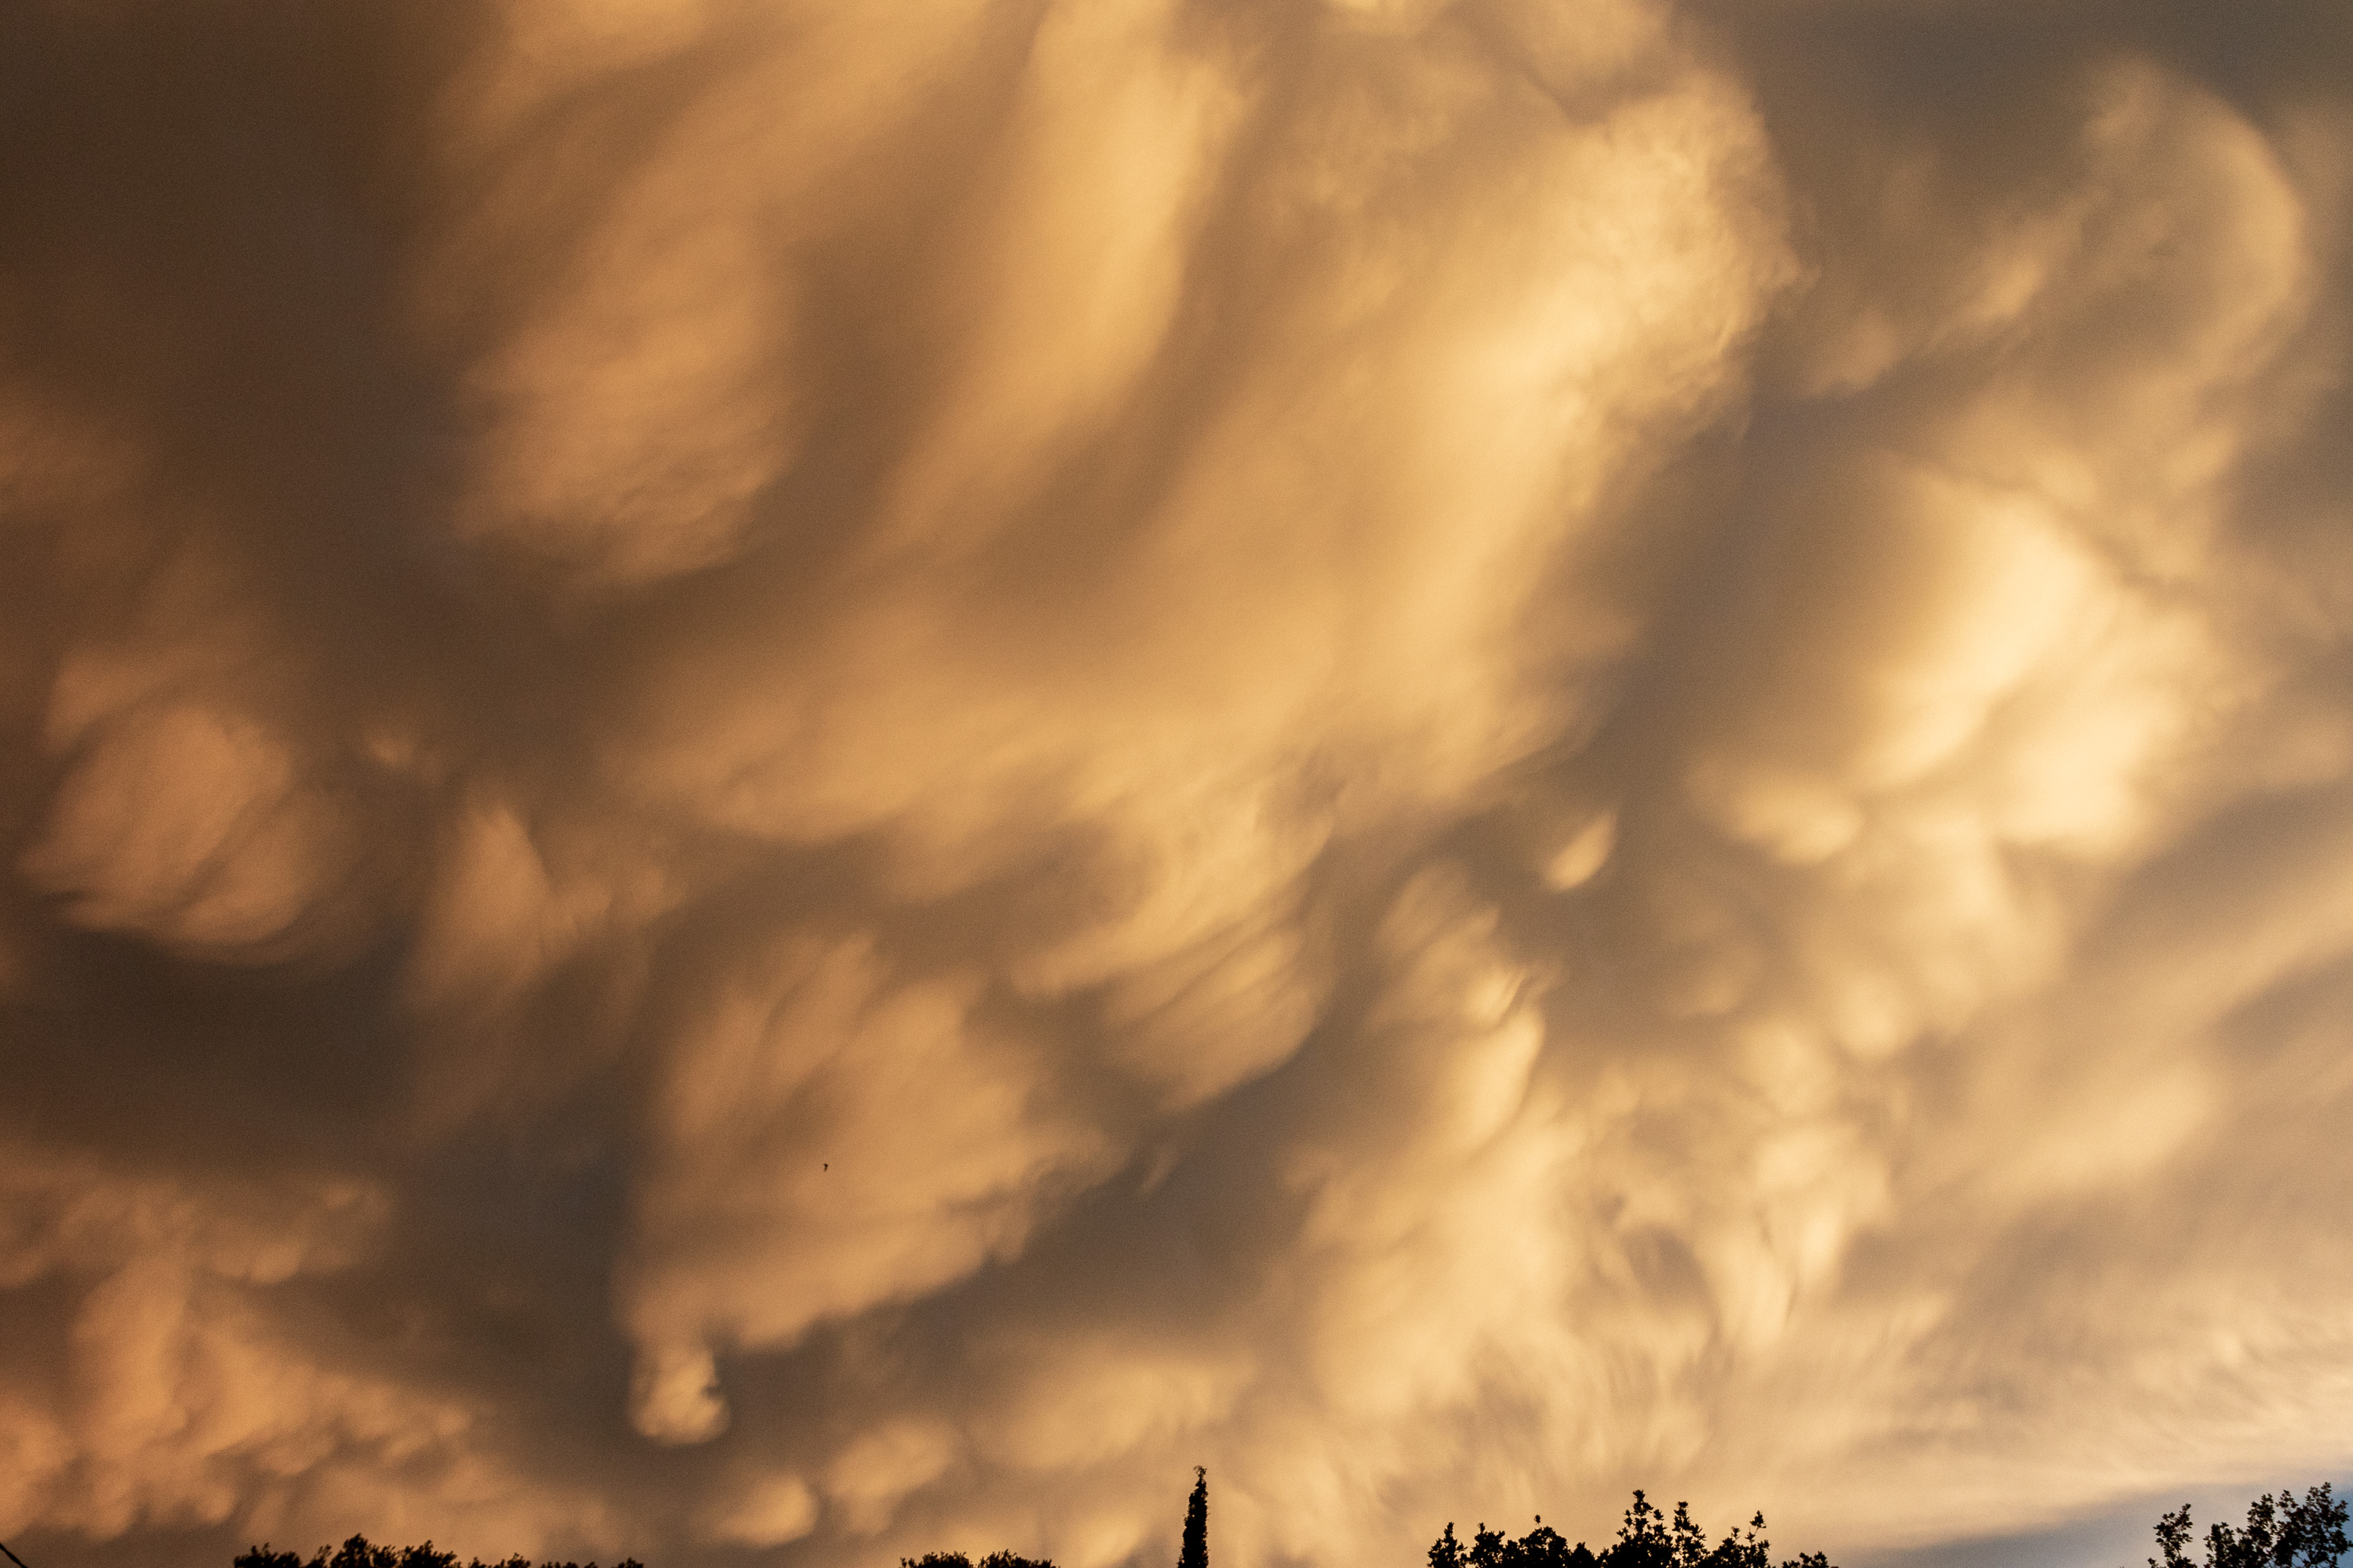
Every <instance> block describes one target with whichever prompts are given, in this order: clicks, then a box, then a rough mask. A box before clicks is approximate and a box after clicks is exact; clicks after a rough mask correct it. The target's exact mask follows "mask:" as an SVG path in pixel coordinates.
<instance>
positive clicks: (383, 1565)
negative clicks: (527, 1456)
mask: <svg viewBox="0 0 2353 1568" xmlns="http://www.w3.org/2000/svg"><path fill="white" fill-rule="evenodd" d="M234 1568H459V1564H458V1554H457V1553H456V1552H437V1551H436V1550H434V1546H433V1543H432V1542H429V1541H428V1542H426V1543H425V1544H424V1545H422V1546H400V1547H393V1546H377V1545H375V1544H372V1543H371V1542H369V1540H368V1538H367V1537H366V1536H364V1535H354V1536H353V1537H352V1538H351V1539H350V1540H349V1541H346V1542H343V1545H342V1546H341V1547H339V1548H335V1549H332V1555H330V1549H329V1548H327V1547H324V1546H322V1547H321V1548H319V1550H318V1551H317V1552H313V1553H311V1555H310V1556H309V1557H304V1556H303V1555H302V1554H301V1553H300V1552H273V1551H271V1550H270V1548H269V1543H268V1542H264V1543H263V1544H261V1545H259V1546H249V1547H248V1548H246V1550H245V1552H243V1553H242V1554H241V1555H240V1556H239V1557H238V1558H237V1562H236V1563H235V1565H234ZM465 1568H584V1565H583V1564H581V1563H537V1564H534V1563H533V1562H532V1560H531V1559H530V1558H528V1557H520V1556H518V1557H510V1558H508V1559H507V1560H506V1561H505V1562H503V1563H485V1562H483V1561H482V1560H481V1559H480V1558H479V1557H475V1558H470V1559H469V1560H468V1561H467V1563H466V1564H465ZM585 1568H596V1564H595V1563H587V1564H586V1565H585ZM614 1568H645V1564H644V1563H640V1562H638V1560H637V1559H636V1558H634V1557H631V1558H628V1559H626V1560H625V1561H623V1562H621V1563H616V1564H615V1565H614Z"/></svg>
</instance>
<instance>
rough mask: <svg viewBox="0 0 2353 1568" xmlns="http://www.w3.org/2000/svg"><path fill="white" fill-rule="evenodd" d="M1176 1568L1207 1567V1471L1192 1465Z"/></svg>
mask: <svg viewBox="0 0 2353 1568" xmlns="http://www.w3.org/2000/svg"><path fill="white" fill-rule="evenodd" d="M1176 1568H1209V1472H1208V1470H1207V1469H1206V1468H1203V1467H1201V1466H1199V1465H1196V1466H1194V1467H1193V1495H1192V1496H1191V1497H1189V1498H1187V1499H1186V1500H1185V1545H1184V1548H1183V1550H1182V1551H1180V1552H1177V1554H1176Z"/></svg>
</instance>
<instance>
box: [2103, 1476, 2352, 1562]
mask: <svg viewBox="0 0 2353 1568" xmlns="http://www.w3.org/2000/svg"><path fill="white" fill-rule="evenodd" d="M2154 1528H2155V1531H2156V1533H2157V1546H2158V1551H2159V1552H2163V1553H2164V1555H2163V1556H2162V1557H2152V1558H2150V1559H2149V1560H2148V1568H2191V1563H2190V1561H2189V1552H2188V1551H2187V1550H2185V1549H2186V1548H2187V1547H2188V1546H2189V1529H2190V1525H2189V1504H2188V1503H2183V1504H2182V1505H2181V1506H2180V1507H2179V1508H2178V1509H2175V1510H2173V1511H2172V1512H2171V1513H2168V1514H2165V1515H2163V1516H2161V1517H2160V1518H2159V1519H2158V1521H2157V1523H2156V1525H2155V1527H2154ZM2348 1550H2353V1547H2348V1544H2347V1542H2346V1539H2345V1503H2344V1502H2343V1501H2342V1500H2339V1499H2338V1498H2337V1495H2336V1493H2335V1492H2334V1491H2332V1490H2331V1489H2330V1484H2329V1483H2328V1482H2327V1481H2323V1482H2321V1483H2320V1485H2318V1486H2316V1487H2314V1488H2313V1489H2310V1490H2309V1491H2307V1492H2306V1493H2305V1494H2304V1496H2303V1497H2302V1498H2298V1497H2297V1496H2296V1495H2295V1488H2293V1487H2289V1488H2285V1489H2282V1491H2281V1492H2280V1494H2279V1495H2278V1496H2277V1497H2274V1496H2273V1495H2272V1494H2271V1493H2269V1492H2265V1493H2264V1494H2263V1496H2262V1497H2259V1498H2257V1499H2256V1500H2254V1501H2253V1502H2252V1503H2250V1504H2248V1505H2247V1522H2246V1526H2245V1528H2244V1529H2242V1530H2233V1529H2232V1528H2231V1527H2230V1526H2229V1525H2227V1524H2212V1525H2209V1526H2207V1528H2206V1555H2205V1562H2204V1565H2203V1568H2336V1563H2337V1559H2338V1558H2340V1557H2342V1556H2344V1555H2345V1553H2346V1552H2348Z"/></svg>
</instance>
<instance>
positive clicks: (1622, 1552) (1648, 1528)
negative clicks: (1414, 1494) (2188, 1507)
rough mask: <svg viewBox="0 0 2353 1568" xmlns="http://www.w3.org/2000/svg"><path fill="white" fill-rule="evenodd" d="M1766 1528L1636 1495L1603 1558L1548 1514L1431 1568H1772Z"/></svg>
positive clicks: (1438, 1556) (1812, 1560) (1791, 1561)
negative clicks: (1710, 1527)
mask: <svg viewBox="0 0 2353 1568" xmlns="http://www.w3.org/2000/svg"><path fill="white" fill-rule="evenodd" d="M1764 1528H1765V1516H1764V1515H1763V1514H1761V1513H1760V1514H1757V1516H1756V1517H1755V1518H1753V1519H1751V1520H1750V1521H1748V1524H1747V1527H1746V1529H1743V1530H1736V1531H1731V1532H1730V1533H1728V1534H1726V1535H1725V1537H1724V1539H1723V1540H1721V1541H1719V1542H1715V1544H1714V1545H1713V1546H1711V1545H1709V1544H1708V1539H1707V1532H1706V1531H1703V1530H1702V1529H1701V1528H1700V1527H1699V1526H1698V1525H1697V1524H1696V1523H1694V1521H1693V1520H1692V1516H1691V1508H1690V1505H1689V1504H1687V1503H1680V1502H1679V1503H1677V1504H1675V1511H1674V1514H1673V1516H1672V1518H1670V1517H1669V1516H1668V1515H1667V1514H1666V1513H1665V1512H1663V1511H1662V1510H1660V1509H1659V1508H1658V1507H1657V1505H1655V1504H1654V1503H1652V1502H1651V1500H1650V1498H1649V1497H1648V1495H1646V1494H1645V1493H1643V1492H1641V1491H1637V1492H1636V1493H1635V1494H1634V1501H1633V1505H1632V1506H1631V1507H1630V1508H1628V1509H1627V1510H1626V1516H1625V1518H1624V1520H1623V1521H1621V1522H1620V1524H1619V1526H1618V1539H1617V1540H1616V1541H1614V1542H1610V1544H1609V1545H1608V1546H1606V1547H1604V1548H1602V1550H1601V1551H1600V1552H1598V1553H1597V1552H1594V1551H1593V1550H1592V1549H1591V1548H1589V1547H1588V1546H1587V1545H1586V1544H1585V1542H1582V1541H1580V1542H1577V1544H1576V1545H1575V1546H1571V1545H1569V1543H1568V1542H1567V1540H1565V1539H1564V1538H1563V1537H1562V1536H1561V1534H1560V1532H1559V1531H1556V1530H1554V1529H1553V1528H1552V1527H1551V1526H1550V1525H1547V1524H1546V1523H1545V1522H1544V1521H1543V1519H1542V1518H1541V1516H1539V1518H1538V1519H1537V1521H1536V1528H1535V1529H1534V1530H1532V1531H1528V1533H1527V1534H1525V1535H1524V1536H1522V1537H1520V1539H1518V1540H1517V1541H1514V1540H1512V1539H1510V1538H1509V1537H1508V1536H1506V1535H1504V1533H1503V1532H1502V1531H1494V1530H1490V1529H1488V1528H1487V1526H1486V1525H1485V1524H1484V1523H1483V1522H1482V1523H1481V1525H1480V1526H1479V1529H1478V1531H1477V1533H1476V1534H1474V1535H1472V1538H1471V1544H1470V1545H1469V1546H1468V1547H1465V1546H1464V1545H1463V1544H1462V1542H1461V1541H1459V1540H1457V1539H1456V1538H1455V1534H1454V1525H1453V1521H1451V1520H1450V1521H1448V1522H1447V1526H1446V1530H1445V1532H1444V1533H1443V1534H1441V1535H1440V1536H1439V1538H1438V1539H1437V1540H1436V1541H1434V1542H1430V1568H1773V1559H1772V1555H1771V1548H1772V1542H1769V1541H1767V1540H1766V1539H1765V1538H1764V1537H1763V1536H1762V1535H1760V1534H1759V1533H1758V1531H1762V1530H1763V1529H1764ZM1781 1568H1831V1561H1830V1559H1829V1558H1828V1557H1826V1556H1824V1555H1823V1554H1822V1553H1821V1552H1804V1553H1801V1554H1800V1555H1799V1556H1796V1557H1792V1558H1788V1559H1786V1560H1785V1561H1784V1562H1783V1563H1782V1564H1781ZM2232 1568H2237V1565H2236V1564H2233V1565H2232Z"/></svg>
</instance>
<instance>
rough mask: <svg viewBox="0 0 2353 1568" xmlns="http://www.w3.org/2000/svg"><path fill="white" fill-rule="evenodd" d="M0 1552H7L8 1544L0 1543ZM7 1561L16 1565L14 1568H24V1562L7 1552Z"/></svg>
mask: <svg viewBox="0 0 2353 1568" xmlns="http://www.w3.org/2000/svg"><path fill="white" fill-rule="evenodd" d="M0 1552H8V1543H7V1542H5V1541H0ZM8 1561H9V1562H11V1563H15V1564H16V1568H25V1560H24V1559H23V1558H21V1557H19V1556H17V1555H16V1553H15V1552H8Z"/></svg>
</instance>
